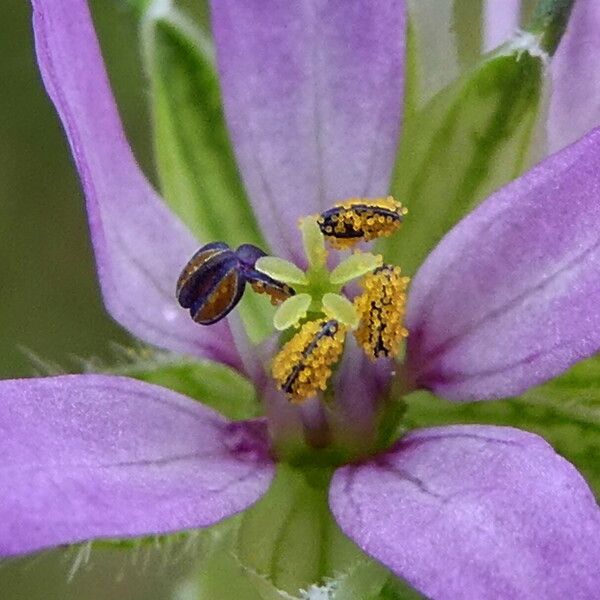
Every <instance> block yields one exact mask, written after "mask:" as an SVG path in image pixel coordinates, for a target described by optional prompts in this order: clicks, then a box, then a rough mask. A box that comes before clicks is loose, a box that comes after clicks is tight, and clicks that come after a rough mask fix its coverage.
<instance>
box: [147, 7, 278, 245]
mask: <svg viewBox="0 0 600 600" xmlns="http://www.w3.org/2000/svg"><path fill="white" fill-rule="evenodd" d="M164 4H165V3H164V2H161V1H160V0H157V1H156V2H154V3H152V4H151V5H150V7H149V8H148V10H147V11H146V13H145V15H144V18H143V20H142V43H143V50H144V58H145V63H146V71H147V73H148V77H149V79H150V92H151V104H152V119H153V125H154V147H155V153H156V165H157V169H158V175H159V178H160V184H161V190H162V192H163V194H164V196H165V199H166V201H167V202H168V203H169V205H170V206H171V207H172V208H173V210H174V211H175V212H176V213H177V214H178V215H179V216H180V217H181V218H182V220H183V221H184V222H185V223H186V224H187V225H188V227H190V229H191V230H192V231H194V232H195V233H196V234H197V235H198V237H199V239H200V240H203V241H215V240H219V241H224V242H227V243H228V244H230V245H232V246H235V245H238V244H241V243H252V244H256V245H258V246H260V247H262V248H264V249H266V248H265V243H264V240H263V239H262V237H261V235H260V234H259V229H258V227H257V225H256V221H255V219H254V215H253V214H252V210H251V208H250V204H249V202H248V200H247V198H246V196H245V192H244V188H243V185H242V182H241V178H240V175H239V172H238V170H237V166H236V163H235V159H234V156H233V151H232V148H231V143H230V141H229V137H228V132H227V128H226V125H225V118H224V114H223V108H222V102H221V95H220V91H219V83H218V78H217V73H216V69H215V64H214V55H213V54H214V53H213V49H212V44H211V42H210V40H209V39H208V36H207V35H206V34H205V33H204V32H203V31H201V30H200V29H199V28H197V27H196V26H195V25H194V23H193V22H192V21H191V20H190V19H188V18H187V16H186V15H185V14H184V13H183V12H182V11H180V10H178V9H176V8H175V7H173V6H171V5H170V3H166V6H165V7H163V5H164Z"/></svg>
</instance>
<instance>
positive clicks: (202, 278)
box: [176, 242, 246, 325]
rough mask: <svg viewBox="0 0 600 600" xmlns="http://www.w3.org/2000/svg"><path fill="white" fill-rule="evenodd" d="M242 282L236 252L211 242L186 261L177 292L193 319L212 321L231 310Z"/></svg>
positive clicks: (238, 298)
mask: <svg viewBox="0 0 600 600" xmlns="http://www.w3.org/2000/svg"><path fill="white" fill-rule="evenodd" d="M245 284H246V282H245V280H244V277H243V275H241V273H240V261H239V259H238V257H237V255H236V254H235V252H233V251H232V250H231V249H230V248H229V246H227V244H224V243H223V242H213V243H211V244H207V245H206V246H203V247H202V248H200V250H198V252H196V254H194V256H193V257H192V258H191V259H190V260H189V262H188V263H187V264H186V266H185V267H184V269H183V271H182V273H181V275H180V276H179V279H178V281H177V289H176V294H177V299H178V301H179V304H181V306H182V307H184V308H189V309H190V315H191V316H192V319H194V321H196V323H199V324H200V325H211V324H212V323H216V322H217V321H220V320H221V319H222V318H224V317H225V316H227V314H229V313H230V312H231V310H233V308H234V307H235V305H236V304H237V303H238V302H239V301H240V298H241V297H242V294H243V292H244V287H245Z"/></svg>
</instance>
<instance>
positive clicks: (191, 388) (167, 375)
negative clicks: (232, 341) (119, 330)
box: [109, 354, 261, 420]
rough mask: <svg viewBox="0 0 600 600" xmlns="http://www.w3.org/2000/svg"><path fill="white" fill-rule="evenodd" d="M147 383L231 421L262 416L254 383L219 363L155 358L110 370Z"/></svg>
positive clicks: (168, 357) (165, 357) (167, 357)
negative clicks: (195, 401)
mask: <svg viewBox="0 0 600 600" xmlns="http://www.w3.org/2000/svg"><path fill="white" fill-rule="evenodd" d="M109 372H110V373H113V374H115V375H126V376H127V377H133V378H135V379H140V380H141V381H145V382H147V383H154V384H156V385H162V386H163V387H167V388H169V389H172V390H174V391H176V392H179V393H181V394H185V395H186V396H189V397H191V398H194V399H195V400H198V401H200V402H202V404H205V405H206V406H210V407H211V408H214V409H215V410H217V411H219V412H220V413H221V414H223V415H225V416H226V417H227V418H229V419H234V420H238V419H249V418H252V417H256V416H258V415H259V414H260V413H261V407H260V404H259V402H258V399H257V398H256V392H255V390H254V386H253V385H252V383H251V382H250V381H249V380H247V379H246V378H244V377H243V376H242V375H240V374H239V373H238V372H237V371H235V370H233V369H231V368H230V367H227V366H225V365H222V364H220V363H217V362H213V361H209V360H203V361H192V360H187V361H186V360H183V361H182V360H181V358H180V357H177V358H172V357H170V355H165V356H164V358H163V357H162V355H160V354H159V355H153V358H152V359H151V360H148V361H144V360H137V361H136V362H134V363H132V364H130V365H125V366H121V367H118V368H115V369H111V370H110V371H109Z"/></svg>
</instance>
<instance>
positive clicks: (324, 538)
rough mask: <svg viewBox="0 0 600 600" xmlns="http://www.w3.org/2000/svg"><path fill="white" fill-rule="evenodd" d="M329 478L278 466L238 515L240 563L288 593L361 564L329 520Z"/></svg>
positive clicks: (362, 557) (323, 473)
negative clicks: (263, 492)
mask: <svg viewBox="0 0 600 600" xmlns="http://www.w3.org/2000/svg"><path fill="white" fill-rule="evenodd" d="M330 476H331V471H330V470H328V469H313V470H300V469H296V468H293V467H291V466H288V465H285V464H280V465H278V469H277V475H276V477H275V480H274V481H273V484H272V485H271V488H270V489H269V491H268V492H267V494H266V495H265V496H264V497H263V498H262V499H261V500H259V501H258V502H257V503H256V504H255V505H254V506H252V507H251V508H249V509H248V510H247V511H246V512H245V513H244V514H243V516H242V521H241V525H240V530H239V534H238V543H237V555H238V558H239V560H240V562H241V563H242V564H243V565H244V566H245V567H246V568H248V569H249V570H250V571H252V572H254V573H257V574H259V575H261V576H263V577H266V578H267V579H268V580H269V581H270V582H271V583H272V584H273V585H274V586H275V587H276V588H278V589H280V590H283V591H285V592H287V593H289V594H293V595H296V594H297V592H298V590H300V589H306V588H308V587H309V586H311V585H323V584H325V583H327V581H326V580H327V578H332V577H336V576H339V575H340V574H342V573H348V572H349V571H351V570H352V569H353V568H354V567H355V566H356V564H358V563H362V562H364V561H365V560H366V557H365V555H364V554H363V553H362V552H361V551H360V550H359V549H358V548H357V547H356V546H355V545H354V543H353V542H351V541H350V540H349V539H348V538H347V537H345V536H344V535H343V534H342V532H341V531H340V529H339V528H338V526H337V525H336V523H335V522H334V520H333V518H332V516H331V513H330V511H329V505H328V502H327V493H328V487H329V480H330ZM381 585H383V581H381ZM349 597H350V598H351V597H352V596H349Z"/></svg>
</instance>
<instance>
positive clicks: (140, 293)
mask: <svg viewBox="0 0 600 600" xmlns="http://www.w3.org/2000/svg"><path fill="white" fill-rule="evenodd" d="M32 4H33V9H34V14H33V25H34V33H35V43H36V51H37V57H38V63H39V67H40V70H41V73H42V77H43V79H44V83H45V85H46V89H47V91H48V94H49V95H50V98H51V99H52V101H53V102H54V104H55V106H56V109H57V111H58V114H59V116H60V118H61V120H62V122H63V126H64V128H65V132H66V134H67V137H68V139H69V143H70V145H71V150H72V153H73V157H74V159H75V163H76V165H77V170H78V171H79V175H80V177H81V181H82V184H83V188H84V191H85V196H86V202H87V210H88V217H89V221H90V231H91V237H92V242H93V245H94V251H95V253H96V260H97V266H98V276H99V278H100V285H101V287H102V294H103V296H104V301H105V303H106V307H107V309H108V311H109V312H110V314H111V315H112V316H113V317H114V318H115V319H116V320H117V321H118V322H119V323H120V324H121V325H123V327H125V328H126V329H128V330H129V331H130V332H131V333H133V334H134V335H136V336H138V337H139V338H141V339H143V340H144V341H147V342H150V343H152V344H155V345H157V346H160V347H163V348H167V349H170V350H174V351H177V352H184V353H190V354H197V355H200V356H207V357H210V358H220V359H222V360H224V361H226V362H228V363H230V364H237V358H236V354H235V352H234V350H233V344H232V341H231V336H230V334H229V331H228V328H227V325H226V324H225V323H222V324H220V325H218V326H215V327H211V328H210V329H208V328H207V329H200V328H199V327H197V326H196V325H194V324H193V323H192V322H191V320H190V318H189V315H187V313H186V311H185V310H183V309H181V308H180V307H179V306H178V305H177V303H176V300H175V283H176V281H177V277H178V275H179V273H180V271H181V269H182V267H183V266H184V264H185V263H186V261H187V260H188V259H189V258H190V256H191V255H192V254H193V252H194V251H195V250H196V249H197V247H198V242H197V241H196V240H194V238H193V237H192V236H191V234H190V233H189V232H188V231H187V230H186V229H185V228H184V227H183V225H182V224H181V223H180V222H179V221H178V220H177V219H176V218H175V216H174V215H172V214H171V213H170V212H169V210H168V209H167V208H166V207H165V206H164V205H163V203H162V201H161V199H160V198H159V197H158V196H157V194H156V192H155V191H154V190H153V189H152V187H151V186H150V184H149V183H148V181H147V180H146V178H145V177H144V175H143V174H142V172H141V171H140V169H139V167H138V165H137V164H136V161H135V158H134V157H133V154H132V152H131V149H130V147H129V145H128V143H127V140H126V139H125V134H124V132H123V127H122V125H121V121H120V119H119V115H118V113H117V108H116V106H115V102H114V99H113V96H112V93H111V91H110V87H109V83H108V79H107V75H106V72H105V69H104V65H103V62H102V57H101V55H100V49H99V47H98V42H97V40H96V36H95V33H94V28H93V25H92V21H91V18H90V13H89V10H88V7H87V4H86V2H85V1H84V0H33V2H32Z"/></svg>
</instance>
